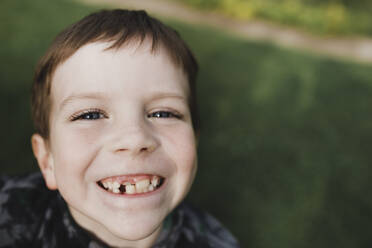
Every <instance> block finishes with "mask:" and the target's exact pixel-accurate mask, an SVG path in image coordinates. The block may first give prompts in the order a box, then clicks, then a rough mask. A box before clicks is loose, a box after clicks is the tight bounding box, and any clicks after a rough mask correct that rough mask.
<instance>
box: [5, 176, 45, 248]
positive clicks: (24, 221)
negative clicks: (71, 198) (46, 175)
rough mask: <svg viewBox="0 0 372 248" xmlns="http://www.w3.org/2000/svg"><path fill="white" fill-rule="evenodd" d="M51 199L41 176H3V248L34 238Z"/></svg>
mask: <svg viewBox="0 0 372 248" xmlns="http://www.w3.org/2000/svg"><path fill="white" fill-rule="evenodd" d="M49 196H50V193H49V192H48V190H47V188H46V187H45V185H44V182H43V178H42V176H41V174H40V173H29V174H25V175H20V176H1V177H0V247H4V246H9V245H13V246H14V245H17V244H20V243H22V242H24V241H26V240H32V239H33V237H34V232H35V231H36V230H37V227H38V226H39V223H40V219H42V215H43V213H44V210H45V206H46V205H47V204H46V201H48V197H49Z"/></svg>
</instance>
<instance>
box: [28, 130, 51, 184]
mask: <svg viewBox="0 0 372 248" xmlns="http://www.w3.org/2000/svg"><path fill="white" fill-rule="evenodd" d="M31 144H32V151H33V152H34V156H35V158H36V160H37V162H38V164H39V167H40V170H41V173H42V174H43V177H44V180H45V183H46V185H47V187H48V188H49V189H50V190H55V189H57V183H56V179H55V176H54V162H53V156H52V153H51V152H50V149H49V145H48V142H47V140H45V139H44V138H43V137H42V136H41V135H40V134H34V135H32V137H31Z"/></svg>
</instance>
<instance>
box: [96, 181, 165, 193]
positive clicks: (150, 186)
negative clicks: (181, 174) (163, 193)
mask: <svg viewBox="0 0 372 248" xmlns="http://www.w3.org/2000/svg"><path fill="white" fill-rule="evenodd" d="M132 181H133V183H131V182H122V183H119V182H117V181H112V180H111V179H108V180H104V181H99V182H98V185H99V186H100V187H102V188H104V189H105V190H107V191H109V192H112V193H115V194H129V195H131V194H140V193H147V192H151V191H154V190H155V189H157V188H159V187H160V186H161V184H162V183H163V181H164V179H163V178H160V177H158V176H152V177H149V178H144V179H136V178H134V179H133V180H132Z"/></svg>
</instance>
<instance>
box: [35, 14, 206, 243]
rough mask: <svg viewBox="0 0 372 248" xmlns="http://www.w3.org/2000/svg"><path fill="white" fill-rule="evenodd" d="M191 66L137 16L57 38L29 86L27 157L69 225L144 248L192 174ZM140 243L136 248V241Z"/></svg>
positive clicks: (176, 44) (154, 25)
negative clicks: (55, 194)
mask: <svg viewBox="0 0 372 248" xmlns="http://www.w3.org/2000/svg"><path fill="white" fill-rule="evenodd" d="M196 72H197V64H196V61H195V59H194V57H193V55H192V53H191V52H190V51H189V49H188V48H187V46H186V45H185V43H184V42H183V41H182V40H181V39H180V37H179V36H178V35H177V33H176V32H175V31H173V30H172V29H170V28H169V27H167V26H165V25H163V24H161V23H160V22H159V21H157V20H156V19H153V18H151V17H149V16H147V14H146V13H145V12H143V11H127V10H113V11H101V12H98V13H95V14H92V15H90V16H88V17H86V18H84V19H82V20H81V21H79V22H77V23H76V24H74V25H73V26H71V27H69V28H68V29H66V30H65V31H63V32H62V33H61V34H59V35H58V36H57V38H56V40H55V41H54V43H53V44H52V46H51V48H50V49H49V50H48V52H47V54H46V55H45V56H44V57H43V58H42V60H41V62H40V64H39V67H38V69H37V71H36V75H35V81H34V85H33V96H32V113H33V118H34V121H35V127H36V131H37V134H35V135H33V137H32V146H33V150H34V154H35V156H36V158H37V160H38V163H39V166H40V169H41V171H42V173H43V176H44V179H45V181H46V184H47V186H48V188H50V189H58V190H59V192H60V193H61V195H62V197H63V198H64V199H65V201H66V202H67V204H68V207H69V210H70V212H71V214H72V216H73V217H74V219H75V220H76V221H77V222H78V223H79V224H80V225H81V226H83V227H84V228H86V229H87V230H89V231H90V232H93V233H94V234H95V235H96V236H97V237H98V238H100V239H102V240H103V241H105V242H106V243H109V244H110V245H115V246H123V245H129V246H134V245H137V244H139V245H141V246H144V247H146V246H150V244H152V243H153V242H154V240H155V239H156V237H157V235H158V234H159V231H160V230H161V224H162V222H163V220H164V218H165V217H166V216H167V215H168V214H169V212H170V211H172V210H173V209H174V208H175V207H176V206H177V205H178V204H179V203H180V201H182V199H184V197H185V195H186V194H187V192H188V190H189V188H190V186H191V184H192V181H193V179H194V176H195V172H196V167H197V166H196V160H197V158H196V140H195V131H198V128H199V125H198V117H197V112H196V99H195V79H196ZM138 242H140V243H138Z"/></svg>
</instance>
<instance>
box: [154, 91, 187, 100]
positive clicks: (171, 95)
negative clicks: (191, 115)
mask: <svg viewBox="0 0 372 248" xmlns="http://www.w3.org/2000/svg"><path fill="white" fill-rule="evenodd" d="M163 98H178V99H180V100H183V101H187V98H186V97H184V96H183V95H180V94H177V93H164V92H159V93H154V94H153V96H152V97H151V98H150V99H151V100H160V99H163Z"/></svg>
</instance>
